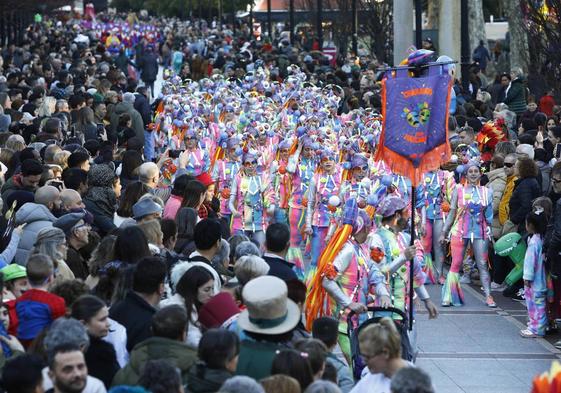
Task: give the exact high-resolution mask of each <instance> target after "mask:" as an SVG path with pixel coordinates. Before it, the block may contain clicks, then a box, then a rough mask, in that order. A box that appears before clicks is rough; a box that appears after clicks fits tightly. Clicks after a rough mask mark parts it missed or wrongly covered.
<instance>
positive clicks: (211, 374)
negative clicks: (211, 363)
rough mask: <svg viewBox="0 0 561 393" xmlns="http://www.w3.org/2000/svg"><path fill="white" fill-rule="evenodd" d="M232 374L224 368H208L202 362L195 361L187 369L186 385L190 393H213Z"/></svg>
mask: <svg viewBox="0 0 561 393" xmlns="http://www.w3.org/2000/svg"><path fill="white" fill-rule="evenodd" d="M231 377H232V374H230V372H229V371H228V370H226V369H218V370H217V369H213V368H208V367H207V366H206V364H205V363H204V362H200V361H199V362H197V363H196V364H195V365H194V366H193V367H191V369H190V370H189V375H188V376H187V387H188V390H189V392H190V393H214V392H217V391H219V390H220V387H221V386H222V384H223V383H224V381H226V380H227V379H228V378H231Z"/></svg>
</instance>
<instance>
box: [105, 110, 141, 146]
mask: <svg viewBox="0 0 561 393" xmlns="http://www.w3.org/2000/svg"><path fill="white" fill-rule="evenodd" d="M123 113H128V114H129V115H130V116H131V119H132V129H133V130H134V133H135V134H136V137H137V138H140V140H141V141H143V142H144V123H143V121H142V116H140V113H138V111H137V110H136V109H134V106H133V104H132V103H130V102H119V103H118V104H116V105H115V107H114V109H113V112H111V117H110V121H111V124H110V126H109V131H110V132H111V133H112V134H113V135H117V126H118V125H119V116H121V115H122V114H123Z"/></svg>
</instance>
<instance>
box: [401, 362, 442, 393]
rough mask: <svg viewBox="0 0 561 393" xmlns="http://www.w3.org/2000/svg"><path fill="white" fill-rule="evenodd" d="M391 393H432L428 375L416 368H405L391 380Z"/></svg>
mask: <svg viewBox="0 0 561 393" xmlns="http://www.w3.org/2000/svg"><path fill="white" fill-rule="evenodd" d="M390 389H391V391H392V393H434V387H433V386H432V382H431V380H430V377H429V375H428V374H427V373H426V372H424V371H423V370H421V369H420V368H417V367H405V368H402V369H401V370H399V371H398V372H397V373H395V375H394V376H393V378H392V383H391V385H390Z"/></svg>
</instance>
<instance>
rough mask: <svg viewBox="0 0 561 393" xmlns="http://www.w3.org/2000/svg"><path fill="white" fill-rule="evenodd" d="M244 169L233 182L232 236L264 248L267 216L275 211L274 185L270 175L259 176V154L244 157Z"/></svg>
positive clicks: (248, 154)
mask: <svg viewBox="0 0 561 393" xmlns="http://www.w3.org/2000/svg"><path fill="white" fill-rule="evenodd" d="M242 163H243V169H242V170H240V171H239V172H238V174H237V175H236V176H235V177H234V180H233V181H232V187H231V191H230V201H229V207H230V211H231V212H232V233H233V234H239V233H243V234H245V235H246V236H248V237H250V238H251V239H253V240H254V241H256V242H257V243H258V244H259V245H260V246H263V245H264V243H265V232H264V231H265V226H266V217H265V214H266V213H267V214H269V215H270V214H271V213H272V212H273V211H274V208H275V206H274V204H272V203H271V200H272V198H271V185H270V180H269V178H268V176H267V173H263V174H260V173H258V172H257V155H256V152H254V151H250V152H247V153H245V154H244V156H243V159H242Z"/></svg>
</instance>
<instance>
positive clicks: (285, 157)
mask: <svg viewBox="0 0 561 393" xmlns="http://www.w3.org/2000/svg"><path fill="white" fill-rule="evenodd" d="M279 157H280V158H281V160H284V161H286V160H288V149H280V150H279Z"/></svg>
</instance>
